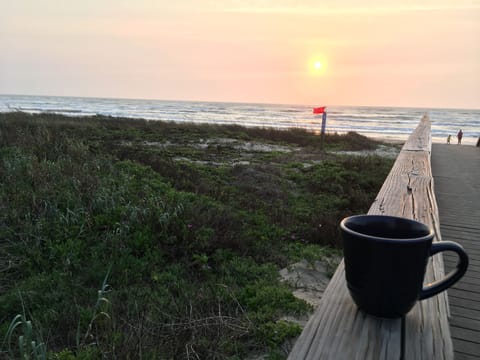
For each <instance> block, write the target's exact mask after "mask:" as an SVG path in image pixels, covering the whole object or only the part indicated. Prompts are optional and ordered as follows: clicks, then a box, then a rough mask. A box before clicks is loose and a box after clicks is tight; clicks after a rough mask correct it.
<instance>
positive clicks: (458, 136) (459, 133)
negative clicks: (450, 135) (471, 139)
mask: <svg viewBox="0 0 480 360" xmlns="http://www.w3.org/2000/svg"><path fill="white" fill-rule="evenodd" d="M462 137H463V131H462V129H460V130H459V131H458V134H457V139H458V144H461V143H462Z"/></svg>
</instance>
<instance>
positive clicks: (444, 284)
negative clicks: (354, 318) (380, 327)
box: [340, 215, 468, 318]
mask: <svg viewBox="0 0 480 360" xmlns="http://www.w3.org/2000/svg"><path fill="white" fill-rule="evenodd" d="M340 229H341V233H342V238H343V253H344V261H345V276H346V281H347V287H348V290H349V292H350V295H351V296H352V298H353V300H354V302H355V303H356V304H357V306H358V307H359V308H360V309H362V310H364V311H365V312H367V313H368V314H371V315H374V316H378V317H385V318H396V317H401V316H403V315H405V314H406V313H407V312H408V311H410V309H411V308H412V307H413V306H414V305H415V303H416V302H417V301H418V300H423V299H426V298H429V297H431V296H434V295H436V294H438V293H440V292H442V291H444V290H446V289H447V288H449V287H450V286H452V285H453V284H454V283H456V282H457V281H458V280H459V279H460V278H461V277H462V276H463V275H464V274H465V271H466V270H467V267H468V256H467V254H466V253H465V251H464V250H463V248H462V247H461V246H460V245H459V244H457V243H455V242H452V241H440V242H435V243H432V241H433V237H434V232H433V230H432V229H431V228H429V227H428V226H427V225H425V224H422V223H420V222H418V221H415V220H410V219H407V218H401V217H395V216H385V215H356V216H351V217H347V218H345V219H343V220H342V221H341V223H340ZM442 251H453V252H455V253H457V254H458V256H459V262H458V265H457V268H456V269H455V270H453V271H452V272H451V273H449V274H448V275H446V277H445V278H443V279H441V280H438V281H435V282H433V283H431V284H427V285H424V284H423V282H424V277H425V271H426V268H427V263H428V259H429V257H430V256H432V255H434V254H436V253H439V252H442Z"/></svg>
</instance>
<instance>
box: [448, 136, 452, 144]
mask: <svg viewBox="0 0 480 360" xmlns="http://www.w3.org/2000/svg"><path fill="white" fill-rule="evenodd" d="M451 139H452V135H448V136H447V144H450V140H451Z"/></svg>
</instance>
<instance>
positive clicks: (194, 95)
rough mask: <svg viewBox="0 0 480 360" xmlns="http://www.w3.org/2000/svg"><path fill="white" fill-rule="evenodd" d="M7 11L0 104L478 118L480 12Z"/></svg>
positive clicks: (294, 6) (391, 1)
mask: <svg viewBox="0 0 480 360" xmlns="http://www.w3.org/2000/svg"><path fill="white" fill-rule="evenodd" d="M0 1H1V5H0V9H1V11H0V49H1V53H0V54H1V56H0V94H25V95H58V96H87V97H112V98H144V99H165V100H193V101H227V102H254V103H284V104H323V105H355V106H360V105H366V106H367V105H369V106H405V107H446V108H474V109H478V108H480V0H435V1H430V0H417V1H411V0H410V1H409V0H365V1H362V0H316V1H314V0H263V1H261V0H258V1H254V0H175V1H171V0H130V1H126V0H82V1H80V0H79V1H65V0H15V1H8V0H0ZM315 64H317V65H316V66H315Z"/></svg>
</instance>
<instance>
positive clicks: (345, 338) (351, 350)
mask: <svg viewBox="0 0 480 360" xmlns="http://www.w3.org/2000/svg"><path fill="white" fill-rule="evenodd" d="M430 152H431V136H430V120H429V119H428V117H426V116H424V118H423V119H422V121H421V122H420V124H419V126H418V127H417V129H416V130H415V131H414V132H413V133H412V135H411V136H410V138H409V140H408V141H407V142H406V143H405V145H404V147H403V148H402V151H401V152H400V154H399V155H398V158H397V160H396V162H395V164H394V165H393V167H392V170H391V171H390V173H389V175H388V177H387V179H386V180H385V182H384V184H383V186H382V188H381V189H380V191H379V193H378V195H377V198H376V199H375V201H374V202H373V204H372V206H371V207H370V210H369V211H368V213H369V214H386V215H395V216H402V217H407V218H412V219H415V220H418V221H421V222H424V223H426V224H428V225H429V226H431V227H433V228H434V230H435V233H436V239H435V240H436V241H439V240H441V236H440V230H439V221H438V208H437V203H436V199H435V193H434V188H433V179H432V173H431V166H430ZM443 275H444V270H443V258H442V256H441V255H439V256H435V257H433V258H432V259H431V261H430V262H429V264H428V269H427V275H426V280H427V281H432V280H435V279H439V278H441V277H443ZM448 311H449V309H448V298H447V296H446V294H445V293H443V294H441V295H439V296H435V297H433V298H430V299H427V300H424V301H422V302H420V303H418V304H417V305H416V306H415V307H414V309H413V310H412V311H411V312H410V313H409V314H407V316H406V317H405V332H404V333H405V336H404V337H403V338H402V322H401V321H400V320H399V319H397V320H386V319H379V318H375V317H372V316H369V315H366V314H365V313H363V312H362V311H359V310H358V309H357V308H356V306H355V305H354V303H353V301H352V299H351V298H350V296H349V294H348V291H347V288H346V284H345V275H344V264H343V262H342V263H341V264H340V265H339V267H338V268H337V271H336V272H335V274H334V276H333V278H332V280H331V281H330V283H329V285H328V287H327V289H326V291H325V293H324V295H323V298H322V301H321V302H320V305H319V306H318V308H317V310H316V311H315V313H314V315H313V316H312V317H311V319H310V321H309V322H308V324H307V326H306V327H305V329H304V330H303V332H302V334H301V336H300V337H299V339H298V341H297V342H296V344H295V346H294V348H293V349H292V351H291V353H290V356H289V359H399V358H400V355H401V354H402V353H404V357H405V359H453V347H452V340H451V337H450V329H449V325H448V321H447V316H448ZM402 342H404V344H405V346H404V348H402Z"/></svg>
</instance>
